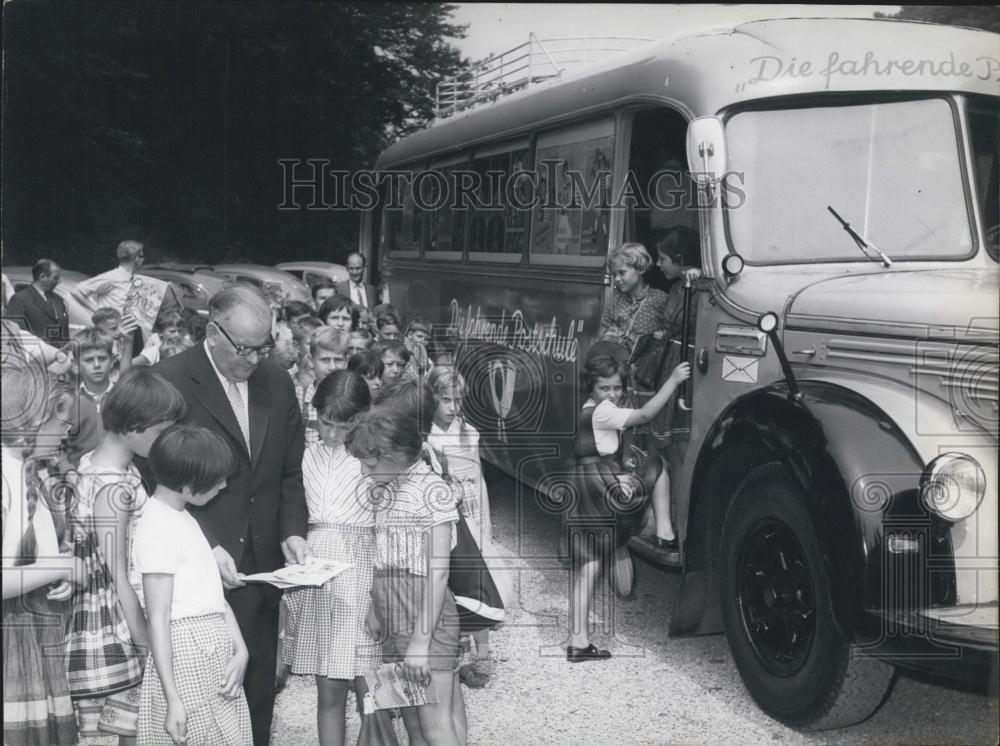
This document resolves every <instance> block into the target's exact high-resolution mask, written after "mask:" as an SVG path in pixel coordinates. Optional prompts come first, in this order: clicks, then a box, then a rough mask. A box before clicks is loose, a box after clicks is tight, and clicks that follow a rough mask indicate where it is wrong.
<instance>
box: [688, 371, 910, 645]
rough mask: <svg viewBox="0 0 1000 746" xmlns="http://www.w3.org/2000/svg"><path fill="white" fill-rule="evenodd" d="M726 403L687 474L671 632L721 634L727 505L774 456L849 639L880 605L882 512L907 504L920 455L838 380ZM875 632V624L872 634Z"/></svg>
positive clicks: (773, 390) (868, 403) (777, 387)
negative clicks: (817, 546)
mask: <svg viewBox="0 0 1000 746" xmlns="http://www.w3.org/2000/svg"><path fill="white" fill-rule="evenodd" d="M799 389H800V390H801V393H802V397H801V399H799V400H798V401H794V400H792V399H790V398H789V396H788V389H787V387H786V386H784V385H783V384H776V385H773V386H769V387H767V388H764V389H758V390H756V391H752V392H749V393H747V394H745V395H744V396H742V397H740V398H739V399H736V400H735V401H733V402H732V403H731V404H730V406H729V407H727V409H726V410H725V411H724V412H723V413H722V415H721V416H720V417H719V418H718V419H717V420H716V422H715V423H714V424H713V426H712V428H711V429H710V431H709V433H708V435H707V437H706V438H705V439H704V441H703V443H704V445H703V447H702V449H701V452H700V453H699V455H698V458H697V461H696V464H695V467H694V472H693V475H692V479H691V485H692V487H691V500H690V515H689V520H688V527H689V530H688V533H687V536H686V538H685V567H684V575H683V578H682V583H681V587H680V589H679V591H678V595H677V600H676V602H675V609H674V614H673V615H672V618H671V629H670V633H671V635H685V634H709V633H714V632H721V631H722V616H721V606H720V588H719V577H720V574H719V555H720V552H719V540H720V537H721V532H722V524H723V521H724V520H725V516H726V511H727V509H728V507H729V505H730V502H731V500H732V498H733V496H734V494H735V493H736V490H737V488H738V487H739V484H740V481H741V479H742V478H743V476H744V475H746V474H747V473H748V472H749V471H750V470H751V469H752V468H754V467H755V466H758V465H760V464H764V463H768V462H772V461H776V462H779V463H781V464H782V465H783V466H785V468H786V470H787V471H788V472H789V474H790V475H791V476H792V477H793V478H794V479H795V480H796V481H797V482H798V483H799V484H800V486H801V487H802V491H803V494H804V495H806V499H807V500H808V504H807V506H806V507H807V509H808V511H809V513H810V515H811V517H812V519H813V522H814V525H815V526H816V529H817V533H818V535H819V537H820V542H821V544H822V546H821V550H822V553H823V556H824V558H825V560H826V562H827V563H828V570H829V576H830V577H831V578H832V579H833V580H834V583H833V586H832V592H833V593H834V594H835V598H834V599H833V603H832V604H831V607H832V608H834V609H835V610H836V612H835V613H836V615H837V618H836V620H835V621H836V623H837V624H838V626H839V627H840V630H841V632H842V633H843V634H844V635H845V637H847V638H848V639H850V638H852V637H855V636H857V635H859V634H862V628H863V627H864V623H865V616H864V611H865V608H866V607H871V606H873V605H874V606H877V605H879V603H880V602H881V598H880V588H881V580H880V579H881V573H882V568H881V566H880V556H881V544H882V537H881V532H882V512H883V510H884V509H885V508H886V507H887V505H889V504H890V503H891V502H892V501H895V500H907V501H912V500H913V495H914V492H915V490H916V487H917V485H918V483H919V477H920V473H921V470H922V468H923V467H922V461H921V459H920V457H919V456H918V454H917V453H916V452H915V451H914V449H913V448H912V446H911V445H910V443H909V441H908V440H907V439H906V437H905V436H904V434H903V433H902V432H901V431H900V430H899V428H898V427H896V426H895V424H894V423H893V422H892V421H891V420H890V419H889V418H888V417H887V416H886V415H885V414H884V413H883V412H882V410H881V409H879V408H878V407H877V406H876V405H875V404H874V403H873V402H871V401H870V400H868V399H866V398H864V397H862V396H860V395H859V394H857V393H856V392H854V391H852V390H850V389H848V388H846V387H844V386H840V385H836V384H831V383H826V382H817V381H800V382H799ZM872 634H877V631H874V630H873V631H872Z"/></svg>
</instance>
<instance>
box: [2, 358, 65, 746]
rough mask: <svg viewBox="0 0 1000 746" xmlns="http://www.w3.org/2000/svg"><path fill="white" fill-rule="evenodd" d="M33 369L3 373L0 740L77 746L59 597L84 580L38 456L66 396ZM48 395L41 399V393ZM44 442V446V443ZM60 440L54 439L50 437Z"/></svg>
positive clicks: (60, 428)
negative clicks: (0, 710)
mask: <svg viewBox="0 0 1000 746" xmlns="http://www.w3.org/2000/svg"><path fill="white" fill-rule="evenodd" d="M38 373H39V371H38V370H37V369H32V367H31V366H18V365H16V364H15V365H8V361H7V360H5V361H4V369H3V382H2V385H3V420H2V422H3V430H2V441H3V451H2V456H3V467H2V468H3V490H2V493H3V495H2V504H3V521H2V527H3V530H2V532H3V553H2V556H3V689H4V691H3V742H4V744H5V746H29V745H34V744H49V745H50V746H65V745H66V744H75V743H77V742H78V734H77V727H76V720H75V718H74V716H73V705H72V703H71V701H70V695H69V685H68V683H67V680H66V666H65V662H64V659H63V656H62V654H61V653H62V649H63V645H65V636H64V633H65V628H64V626H63V625H62V624H61V621H63V620H64V618H65V613H66V600H67V599H68V598H69V597H70V596H71V595H72V593H73V590H74V584H77V583H80V582H81V581H82V578H83V577H84V568H83V565H82V563H81V562H80V561H79V560H77V559H75V558H74V557H73V556H72V554H70V553H65V554H60V552H61V550H62V549H63V548H64V542H63V537H64V536H65V521H64V520H63V519H64V516H63V515H62V512H63V511H62V510H60V509H59V508H60V507H61V506H60V505H59V504H58V501H57V500H55V499H54V495H53V494H52V491H51V490H50V489H49V488H48V484H49V481H48V480H47V479H46V474H45V471H44V466H43V465H44V459H40V458H28V457H29V456H34V457H37V456H41V453H40V451H45V450H47V447H46V440H47V439H46V437H45V435H46V434H48V435H50V436H52V437H55V438H58V437H63V436H65V432H66V427H65V425H64V424H63V420H62V418H61V417H60V413H61V414H62V415H63V417H65V416H66V415H67V414H69V410H70V409H71V405H70V399H69V397H68V392H66V391H65V390H59V389H58V388H56V387H53V386H51V382H48V381H47V380H46V379H45V377H44V376H45V374H44V373H42V374H41V376H42V378H39V376H38ZM46 388H47V389H48V392H49V396H46V394H45V389H46ZM47 442H48V444H49V445H51V444H52V440H51V439H48V441H47ZM55 442H56V443H58V440H56V441H55Z"/></svg>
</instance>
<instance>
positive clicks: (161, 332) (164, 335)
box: [132, 309, 183, 365]
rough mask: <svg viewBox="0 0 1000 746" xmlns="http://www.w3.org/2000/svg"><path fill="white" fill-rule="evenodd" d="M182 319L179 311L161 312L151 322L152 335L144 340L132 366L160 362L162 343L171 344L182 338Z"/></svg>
mask: <svg viewBox="0 0 1000 746" xmlns="http://www.w3.org/2000/svg"><path fill="white" fill-rule="evenodd" d="M182 324H183V319H182V317H181V314H180V312H179V311H176V310H174V309H168V310H165V311H161V312H160V313H159V315H157V317H156V321H154V322H153V333H152V334H150V335H149V339H148V340H146V346H145V347H143V348H142V352H140V353H139V354H138V355H137V356H136V357H135V359H134V360H132V364H133V365H156V364H157V363H158V362H160V347H161V346H162V345H163V343H164V342H173V341H175V340H177V339H180V338H181V337H182V336H183V326H182Z"/></svg>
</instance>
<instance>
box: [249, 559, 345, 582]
mask: <svg viewBox="0 0 1000 746" xmlns="http://www.w3.org/2000/svg"><path fill="white" fill-rule="evenodd" d="M352 567H354V565H352V564H350V563H349V562H334V561H333V560H322V559H319V558H318V557H309V558H307V559H306V561H305V563H304V564H301V565H285V566H284V567H282V568H280V569H278V570H275V571H274V572H258V573H254V574H253V575H240V576H239V578H240V580H242V581H243V582H245V583H270V584H271V585H273V586H275V587H277V588H295V587H296V586H321V585H323V584H324V583H327V582H329V581H330V580H332V579H333V578H335V577H337V576H338V575H340V573H342V572H344V571H345V570H349V569H351V568H352Z"/></svg>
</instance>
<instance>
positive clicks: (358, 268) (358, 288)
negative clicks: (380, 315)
mask: <svg viewBox="0 0 1000 746" xmlns="http://www.w3.org/2000/svg"><path fill="white" fill-rule="evenodd" d="M365 265H366V261H365V258H364V257H363V256H362V255H361V254H358V253H357V252H355V253H353V254H351V255H350V256H349V257H347V265H346V266H347V274H348V277H350V279H349V280H347V281H344V282H337V283H334V287H335V288H336V289H337V295H342V296H344V297H345V298H350V299H351V302H352V303H354V305H356V306H364V307H365V308H369V309H371V308H375V306H377V305H378V304H379V303H380V302H381V301H380V300H379V297H378V290H377V289H376V288H375V286H374V285H371V284H369V283H367V282H365Z"/></svg>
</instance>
